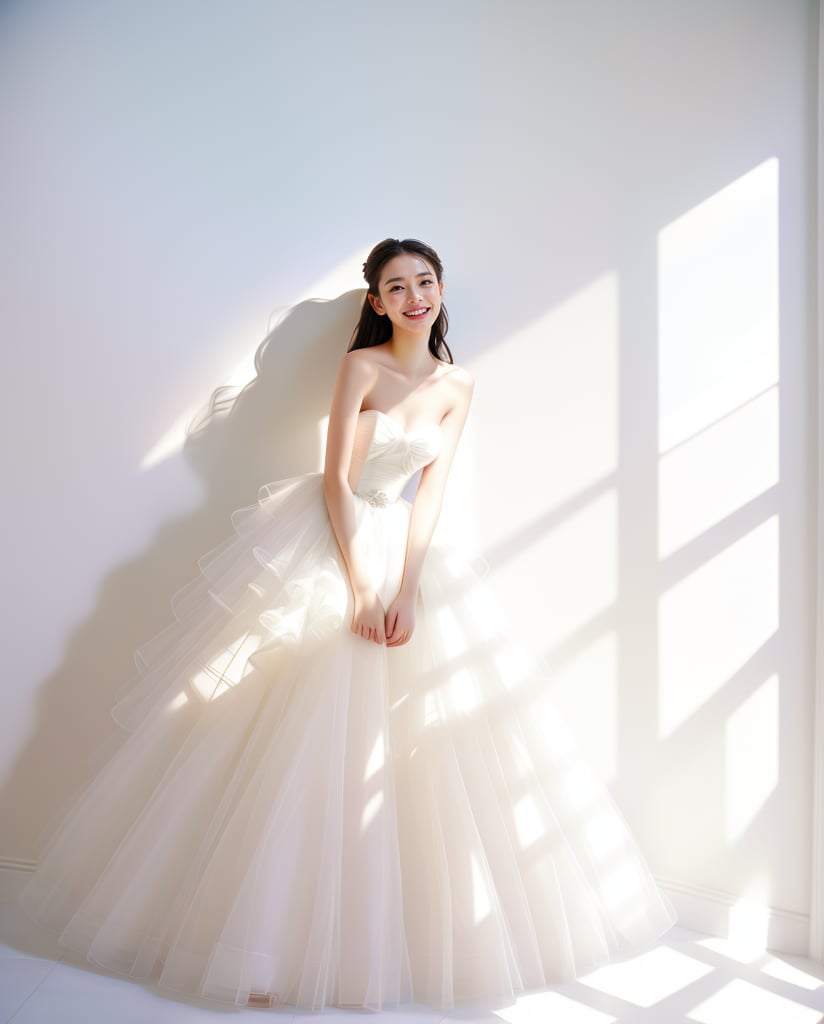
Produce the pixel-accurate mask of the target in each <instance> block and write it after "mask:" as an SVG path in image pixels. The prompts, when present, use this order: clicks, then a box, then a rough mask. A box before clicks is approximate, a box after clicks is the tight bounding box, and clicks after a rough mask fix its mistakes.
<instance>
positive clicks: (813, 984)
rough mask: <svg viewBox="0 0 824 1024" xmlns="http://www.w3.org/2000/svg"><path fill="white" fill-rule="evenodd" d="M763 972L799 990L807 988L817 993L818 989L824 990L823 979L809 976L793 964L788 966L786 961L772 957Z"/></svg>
mask: <svg viewBox="0 0 824 1024" xmlns="http://www.w3.org/2000/svg"><path fill="white" fill-rule="evenodd" d="M761 970H762V971H763V972H764V974H766V975H768V976H769V977H770V978H776V979H777V980H778V981H786V982H788V983H789V984H790V985H795V986H796V987H797V988H805V989H807V991H809V992H815V991H816V990H817V989H820V988H824V981H822V980H821V978H816V977H815V976H814V975H812V974H807V973H806V972H805V971H802V970H799V969H798V968H797V967H793V965H792V964H788V963H787V962H786V961H784V960H778V959H776V958H775V957H771V958H770V960H768V962H767V963H766V964H764V966H763V967H762V968H761Z"/></svg>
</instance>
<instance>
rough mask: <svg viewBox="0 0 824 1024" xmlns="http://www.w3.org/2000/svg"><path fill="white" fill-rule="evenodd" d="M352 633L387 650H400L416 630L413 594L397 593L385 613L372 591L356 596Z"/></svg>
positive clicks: (356, 593)
mask: <svg viewBox="0 0 824 1024" xmlns="http://www.w3.org/2000/svg"><path fill="white" fill-rule="evenodd" d="M354 597H355V610H354V612H353V614H352V632H353V633H355V634H356V635H358V636H362V637H363V638H364V639H365V640H371V641H372V642H373V643H376V644H385V645H386V646H387V647H400V646H401V644H405V643H407V642H408V641H409V638H410V637H411V636H412V630H413V629H414V628H415V601H416V598H417V593H416V594H412V595H410V594H407V593H406V592H405V591H404V590H401V591H400V592H399V593H398V596H397V597H396V598H395V600H394V601H393V602H392V603H391V604H390V605H389V607H388V608H387V610H386V611H384V610H383V605H382V604H381V601H380V598H379V597H378V595H377V594H376V593H375V591H374V590H369V591H365V592H362V593H359V592H357V591H356V592H355V593H354Z"/></svg>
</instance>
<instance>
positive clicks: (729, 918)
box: [0, 857, 810, 956]
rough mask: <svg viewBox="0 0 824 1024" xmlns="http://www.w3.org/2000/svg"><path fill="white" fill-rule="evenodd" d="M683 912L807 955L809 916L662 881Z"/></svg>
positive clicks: (6, 875) (7, 874) (3, 864)
mask: <svg viewBox="0 0 824 1024" xmlns="http://www.w3.org/2000/svg"><path fill="white" fill-rule="evenodd" d="M35 866H36V864H35V861H33V860H15V859H14V858H12V857H0V902H3V903H13V902H14V901H15V900H16V898H17V894H18V892H19V891H20V889H21V888H22V887H23V882H24V881H25V879H26V875H27V874H28V873H29V872H30V871H34V868H35ZM656 881H657V883H658V885H659V886H660V887H661V889H663V891H664V892H665V893H666V894H667V896H668V897H669V899H670V901H671V902H672V905H673V906H674V907H675V911H676V913H677V914H678V923H679V924H680V925H682V926H683V927H684V928H689V929H690V931H695V932H702V933H703V934H705V935H714V936H716V937H717V938H721V939H735V938H739V937H740V938H744V939H746V940H747V942H748V943H752V942H753V941H754V940H761V941H763V948H764V949H771V950H774V951H776V952H780V953H792V954H795V955H797V956H808V955H809V947H810V918H809V915H808V914H798V913H796V912H795V911H792V910H781V909H779V908H777V907H766V906H761V905H758V904H754V903H751V902H748V901H744V900H741V899H740V898H739V897H738V896H736V895H734V894H733V893H729V892H722V891H721V890H718V889H709V888H706V887H704V886H699V885H692V884H691V883H689V882H675V881H673V880H671V879H665V878H657V879H656Z"/></svg>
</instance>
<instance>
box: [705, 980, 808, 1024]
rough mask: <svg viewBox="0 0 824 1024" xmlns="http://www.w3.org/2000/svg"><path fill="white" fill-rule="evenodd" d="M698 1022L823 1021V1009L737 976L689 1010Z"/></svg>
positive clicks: (800, 1023)
mask: <svg viewBox="0 0 824 1024" xmlns="http://www.w3.org/2000/svg"><path fill="white" fill-rule="evenodd" d="M687 1020H688V1021H695V1022H696V1024H733V1022H736V1024H737V1022H738V1021H741V1024H819V1022H820V1020H821V1011H820V1010H814V1009H812V1008H811V1007H809V1006H800V1005H799V1004H798V1003H796V1002H793V1001H792V1000H791V999H785V998H784V997H783V996H779V995H776V994H775V993H774V992H767V991H765V990H764V989H763V988H759V987H758V986H757V985H753V984H752V983H751V982H749V981H744V980H742V979H741V978H736V979H734V980H733V981H731V982H729V983H728V984H726V985H724V987H723V988H722V989H720V990H719V991H718V992H716V993H715V995H712V996H710V998H709V999H706V1000H705V1001H704V1002H702V1003H700V1004H699V1005H698V1006H696V1007H695V1009H694V1010H691V1011H690V1012H689V1013H688V1014H687Z"/></svg>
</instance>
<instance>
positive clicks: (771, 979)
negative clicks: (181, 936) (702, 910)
mask: <svg viewBox="0 0 824 1024" xmlns="http://www.w3.org/2000/svg"><path fill="white" fill-rule="evenodd" d="M823 1013H824V967H822V966H821V965H820V964H813V963H811V962H810V961H808V960H803V959H801V958H799V957H790V956H783V955H778V954H770V953H764V952H755V951H749V952H747V951H746V950H744V949H742V948H740V947H734V946H733V945H731V944H730V943H728V942H724V941H722V940H720V939H710V938H707V937H705V936H701V935H698V934H696V933H694V932H688V931H686V930H685V929H683V928H674V929H673V930H672V932H670V934H669V935H667V936H666V937H665V939H664V940H663V941H662V942H660V943H659V944H658V945H657V946H656V947H655V948H654V949H652V950H649V951H648V952H646V953H643V954H641V955H640V956H636V957H634V958H632V959H629V960H625V961H623V962H622V963H617V964H613V965H611V966H610V967H607V968H602V969H601V970H599V971H596V972H594V973H593V974H590V975H588V976H587V977H586V978H581V979H579V980H578V981H576V982H574V983H571V984H568V985H559V986H556V987H554V988H552V989H549V990H546V991H543V992H538V993H533V994H531V995H527V996H523V997H522V998H521V999H519V1000H518V1001H517V1003H513V1004H512V1005H510V1006H503V1007H496V1008H491V1007H476V1008H473V1009H471V1010H469V1009H464V1010H453V1011H451V1012H449V1013H444V1012H443V1011H442V1010H431V1009H427V1008H426V1007H422V1006H414V1005H412V1006H406V1007H404V1008H403V1009H401V1010H388V1011H384V1012H383V1013H382V1014H380V1015H376V1014H372V1013H363V1012H356V1011H351V1010H327V1011H326V1012H325V1013H323V1014H313V1013H294V1012H290V1011H289V1010H265V1011H264V1010H254V1009H246V1008H244V1009H233V1008H232V1007H227V1008H224V1007H220V1006H216V1005H215V1004H214V1003H210V1004H207V1003H199V1002H196V1001H190V1000H183V999H175V998H169V997H168V995H165V994H164V995H161V994H160V993H159V992H158V990H157V989H155V988H153V987H152V986H150V985H143V984H140V983H138V982H134V981H129V980H127V979H125V978H116V977H111V976H109V975H107V974H104V973H102V972H99V971H97V970H95V969H94V968H93V967H91V966H89V965H88V964H85V963H83V962H81V961H80V960H79V959H78V958H76V957H75V956H74V954H72V953H71V952H69V951H67V950H64V949H63V948H62V947H59V946H56V945H55V944H54V943H53V942H51V941H50V940H49V939H48V938H46V937H44V936H43V935H42V934H40V932H39V929H38V928H37V926H36V925H35V924H34V923H33V922H31V921H30V919H29V918H28V916H27V915H26V914H25V913H24V912H23V911H22V910H21V909H20V908H19V907H18V906H17V905H16V904H15V903H0V1024H8V1022H9V1021H14V1024H206V1022H216V1021H222V1022H228V1021H232V1020H237V1019H240V1018H242V1019H243V1020H244V1021H247V1022H250V1024H253V1021H254V1020H255V1019H258V1020H259V1021H260V1020H261V1019H262V1020H264V1021H266V1020H269V1021H271V1022H272V1024H290V1022H292V1021H296V1022H303V1021H310V1020H318V1021H323V1022H324V1024H326V1022H336V1024H344V1022H345V1024H361V1022H366V1021H369V1024H376V1021H377V1020H379V1021H380V1022H381V1024H440V1022H442V1021H461V1022H462V1024H636V1022H639V1024H682V1022H684V1024H819V1022H821V1021H824V1017H823V1016H822V1014H823ZM263 1014H265V1015H266V1016H263V1017H262V1015H263Z"/></svg>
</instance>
